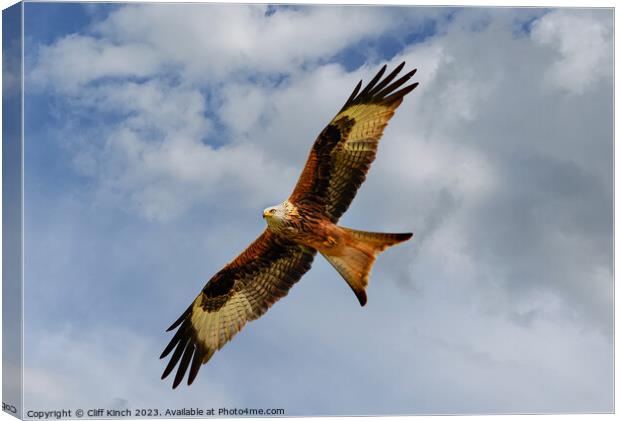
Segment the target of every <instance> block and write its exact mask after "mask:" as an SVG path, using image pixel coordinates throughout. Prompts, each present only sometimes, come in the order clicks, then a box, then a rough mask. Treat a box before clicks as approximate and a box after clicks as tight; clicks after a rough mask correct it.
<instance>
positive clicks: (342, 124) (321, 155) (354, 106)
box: [289, 62, 418, 223]
mask: <svg viewBox="0 0 620 421" xmlns="http://www.w3.org/2000/svg"><path fill="white" fill-rule="evenodd" d="M404 66H405V63H404V62H403V63H401V64H400V65H399V66H398V67H396V69H394V70H393V71H392V72H391V73H390V74H389V75H387V76H386V77H385V78H383V79H381V77H382V76H383V74H384V73H385V69H386V66H383V67H382V68H381V70H380V71H379V73H377V75H376V76H375V77H374V78H373V79H372V80H371V81H370V83H368V85H367V86H366V87H365V88H364V89H363V90H362V91H361V92H360V89H361V87H362V81H360V82H359V83H358V85H357V86H356V87H355V90H354V91H353V93H352V94H351V96H350V97H349V99H348V100H347V102H346V103H345V104H344V106H343V107H342V109H341V110H340V112H339V113H338V114H337V115H336V117H334V119H333V120H332V121H331V122H330V123H329V124H328V125H327V127H325V129H323V131H322V132H321V134H319V137H318V138H317V139H316V141H315V142H314V145H313V147H312V150H311V151H310V156H309V157H308V161H307V162H306V166H305V167H304V169H303V171H302V173H301V176H300V178H299V181H298V182H297V185H296V186H295V189H294V190H293V193H292V194H291V197H290V198H289V201H290V202H292V203H296V204H305V205H311V206H314V207H318V209H319V210H320V211H321V212H322V213H323V214H324V215H326V216H327V217H328V218H329V219H330V220H331V221H332V222H334V223H335V222H336V221H337V220H338V218H340V216H341V215H342V214H343V213H344V212H345V211H346V210H347V208H348V207H349V205H350V204H351V201H352V200H353V197H355V194H356V193H357V190H358V188H359V186H360V185H361V184H362V183H363V182H364V179H365V178H366V173H367V172H368V169H369V168H370V164H371V163H372V161H374V159H375V155H376V153H377V146H378V144H379V139H380V138H381V136H382V135H383V130H384V129H385V126H387V123H388V121H389V120H390V118H391V117H392V116H393V115H394V111H395V110H396V108H397V107H398V106H399V105H400V103H401V102H402V101H403V97H404V96H405V95H407V94H408V93H409V92H411V91H412V90H413V89H415V87H416V86H418V84H417V83H414V84H411V85H409V86H406V87H404V88H401V86H402V85H404V84H405V83H406V82H407V81H408V80H409V79H410V78H411V77H412V76H413V75H414V74H415V72H416V69H414V70H412V71H410V72H409V73H407V74H405V75H404V76H402V77H400V78H399V79H398V80H396V81H394V82H392V81H393V80H394V79H395V78H396V76H398V74H399V73H400V71H401V70H402V69H403V67H404ZM399 88H401V89H399Z"/></svg>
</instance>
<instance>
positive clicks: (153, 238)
mask: <svg viewBox="0 0 620 421" xmlns="http://www.w3.org/2000/svg"><path fill="white" fill-rule="evenodd" d="M612 22H613V15H612V10H610V9H596V10H594V9H592V10H590V9H543V8H536V9H529V8H515V9H512V8H435V7H423V8H422V7H384V6H381V7H379V6H373V7H358V6H291V7H284V6H268V5H201V4H123V3H114V4H107V5H105V4H104V5H102V4H95V3H84V4H80V3H56V4H48V3H26V5H25V19H24V28H25V29H24V31H25V40H24V42H25V72H24V73H25V82H24V83H25V109H24V112H25V122H24V124H25V127H24V130H25V146H24V148H25V149H24V165H25V170H26V173H25V180H24V183H25V184H24V201H25V213H24V218H25V246H24V247H25V249H24V250H25V259H26V266H25V272H24V279H25V284H24V296H25V301H24V305H25V323H26V328H25V332H24V341H25V350H24V352H25V355H24V358H25V359H24V366H25V374H24V388H25V394H24V404H25V408H26V410H28V409H43V408H50V407H54V408H56V407H92V408H98V407H104V408H120V409H122V408H149V407H162V408H163V407H164V406H165V407H171V408H180V407H214V408H219V407H227V408H231V407H232V408H245V407H248V408H284V409H285V413H286V415H291V416H295V415H362V414H365V415H392V414H472V413H515V412H518V413H540V412H542V413H549V412H610V411H612V410H613V391H612V390H613V389H612V386H613V374H612V373H613V342H612V338H613V320H612V314H613V298H612V297H613V280H612V197H613V190H612V189H613V187H612V169H613V167H612V148H613V137H612V83H613V82H612V34H613V23H612ZM403 60H406V62H407V68H417V69H418V71H417V73H416V76H415V80H416V81H417V82H419V83H420V86H419V87H418V88H417V89H416V90H415V91H413V92H412V93H411V94H410V95H408V96H407V98H406V99H405V101H404V102H403V104H402V106H401V107H400V108H399V109H398V110H397V112H396V114H395V116H394V118H393V119H392V120H391V122H390V124H389V126H388V127H387V129H386V130H385V133H384V137H383V140H382V141H381V145H380V148H379V152H378V155H377V159H376V161H375V163H374V164H373V167H372V169H371V170H370V173H369V175H368V178H367V181H366V182H365V183H364V185H363V186H362V188H361V189H360V191H359V193H358V195H357V197H356V199H355V200H354V201H353V204H352V206H351V207H350V209H349V211H348V212H347V213H346V214H345V215H344V217H343V218H342V219H341V221H340V223H341V224H342V225H344V226H349V227H353V228H357V229H363V230H369V231H384V232H407V231H413V232H414V238H413V239H412V240H411V241H409V242H407V243H405V244H404V245H400V246H398V247H395V248H393V249H390V250H389V251H386V252H385V253H384V254H382V255H381V256H380V257H379V259H378V261H377V263H376V265H375V267H374V269H373V272H372V275H371V279H370V285H369V288H368V304H367V305H366V306H365V307H364V308H361V307H360V306H359V304H358V302H357V300H356V298H355V296H354V295H353V294H352V292H351V291H350V289H349V287H348V286H347V285H346V283H345V282H344V281H343V280H342V279H341V278H340V276H339V275H338V274H337V273H336V272H335V271H334V270H333V268H331V267H330V266H329V265H328V264H327V262H325V261H324V260H322V259H321V258H320V257H318V258H317V259H316V260H315V262H314V264H313V268H312V269H311V270H310V271H309V272H308V273H307V274H306V275H305V276H304V277H303V278H302V280H301V281H300V282H299V283H298V284H297V285H296V286H295V287H294V288H293V289H292V290H291V291H290V293H289V295H288V296H287V297H285V298H284V299H282V300H281V301H279V302H278V303H276V304H275V305H274V306H273V307H272V308H271V309H270V310H269V311H268V312H267V313H266V314H265V315H264V316H263V317H262V318H260V319H259V320H257V321H254V322H252V323H250V324H249V325H248V326H246V328H245V329H244V330H242V331H241V332H240V333H239V334H238V335H237V336H236V337H235V338H234V339H233V340H232V341H231V342H230V343H229V344H227V345H226V346H225V347H224V348H223V349H222V350H221V351H219V352H218V353H216V354H215V355H214V357H213V358H212V360H211V361H210V362H209V363H208V364H207V365H206V366H204V367H203V368H202V369H201V371H200V373H199V376H198V378H197V380H196V381H195V382H194V384H193V385H192V386H191V387H189V388H187V387H185V386H184V385H183V386H181V387H179V388H178V389H176V390H174V391H172V390H171V385H170V381H169V379H168V381H161V380H160V379H159V377H160V375H161V372H162V370H163V368H164V366H165V364H164V362H163V361H160V360H159V359H158V357H159V354H160V353H161V351H162V349H163V348H164V346H165V345H166V344H167V342H168V341H169V339H170V334H169V333H165V332H164V330H165V328H167V327H168V326H169V325H170V323H171V322H172V321H174V320H175V319H176V318H177V317H178V315H179V314H180V313H181V312H182V311H183V310H184V309H185V308H186V307H187V305H188V304H189V303H190V302H191V301H192V300H193V298H194V297H195V295H196V294H197V292H198V291H199V290H200V289H201V288H202V286H203V285H204V283H205V282H206V281H207V280H208V279H209V278H210V276H211V275H212V274H214V273H215V272H217V271H218V270H219V269H220V268H221V267H222V266H223V265H224V264H226V263H227V262H228V261H230V260H231V259H232V258H234V256H236V255H237V254H238V253H239V252H241V251H242V250H243V249H244V248H245V247H246V246H247V245H248V244H249V243H250V242H251V241H252V240H253V239H254V238H256V237H257V236H258V234H259V233H260V232H261V231H262V230H263V229H264V222H263V220H262V218H261V214H262V209H264V208H265V207H267V206H270V205H274V204H276V203H279V202H281V201H282V200H283V199H285V198H286V197H288V195H289V194H290V191H291V189H292V187H293V186H294V184H295V182H296V180H297V177H298V174H299V172H300V171H301V168H302V166H303V164H304V162H305V159H306V156H307V154H308V151H309V149H310V147H311V145H312V142H313V141H314V139H315V137H316V135H317V134H318V133H319V132H320V131H321V129H322V128H323V127H324V125H325V124H326V123H327V122H328V121H329V120H330V119H331V118H332V117H333V116H334V114H335V113H336V112H337V111H338V110H339V109H340V107H341V106H342V104H343V103H344V101H345V100H346V99H347V98H348V96H349V94H350V93H351V91H352V89H353V87H354V86H355V84H356V83H357V82H358V81H359V80H360V79H364V80H365V81H368V80H369V79H370V78H371V77H372V76H373V75H374V74H375V72H376V71H377V70H378V69H379V68H380V67H381V66H382V65H383V64H386V63H387V64H388V68H392V67H394V66H396V65H397V64H399V63H400V62H401V61H403ZM59 385H62V387H59Z"/></svg>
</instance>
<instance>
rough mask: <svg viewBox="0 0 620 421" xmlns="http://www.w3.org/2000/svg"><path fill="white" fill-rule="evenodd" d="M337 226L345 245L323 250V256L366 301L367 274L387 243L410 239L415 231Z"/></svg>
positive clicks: (361, 301) (397, 242) (364, 301)
mask: <svg viewBox="0 0 620 421" xmlns="http://www.w3.org/2000/svg"><path fill="white" fill-rule="evenodd" d="M338 228H340V230H341V233H342V234H343V235H342V239H343V245H342V246H341V247H337V248H335V249H334V250H320V251H321V254H322V255H323V257H325V258H326V259H327V261H328V262H329V263H331V265H332V266H333V267H334V268H335V269H336V270H337V271H338V273H340V275H341V276H342V277H343V278H344V280H345V281H347V283H348V284H349V286H350V287H351V289H352V290H353V292H354V293H355V296H356V297H357V299H358V300H359V302H360V304H361V305H362V306H363V305H365V304H366V301H367V297H366V286H368V276H369V275H370V271H371V269H372V265H373V264H374V263H375V260H376V258H377V255H378V254H379V253H381V252H382V251H384V250H385V249H387V248H388V247H391V246H394V245H396V244H399V243H402V242H404V241H407V240H409V239H410V238H411V237H412V236H413V234H412V233H404V234H387V233H378V232H367V231H358V230H354V229H351V228H345V227H338Z"/></svg>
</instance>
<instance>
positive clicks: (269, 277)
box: [161, 229, 316, 388]
mask: <svg viewBox="0 0 620 421" xmlns="http://www.w3.org/2000/svg"><path fill="white" fill-rule="evenodd" d="M315 254H316V251H315V250H310V249H308V248H306V249H305V250H304V249H302V248H301V247H299V246H298V245H297V244H295V243H293V242H291V241H289V240H286V239H284V238H282V237H279V236H277V235H276V234H273V233H272V232H271V230H270V229H266V230H265V231H264V232H263V233H262V234H261V236H260V237H258V238H257V239H256V240H255V241H254V242H253V243H252V244H250V246H249V247H248V248H247V249H246V250H245V251H244V252H243V253H241V254H240V255H239V256H238V257H237V258H236V259H234V260H233V261H232V262H230V263H229V264H227V265H226V266H225V267H224V268H223V269H222V270H220V271H219V272H218V273H217V274H215V275H214V276H213V278H211V280H210V281H209V282H208V283H207V284H206V285H205V287H204V288H203V290H202V291H201V292H200V294H198V296H197V297H196V299H195V300H194V302H193V303H192V305H191V306H190V307H189V308H188V309H187V310H186V311H185V312H184V313H183V315H182V316H181V318H180V319H179V320H177V321H176V322H175V323H174V324H173V325H172V326H171V328H174V327H177V326H179V327H178V329H179V330H178V331H177V332H176V333H175V335H174V336H173V338H172V340H171V341H170V343H169V344H168V346H167V347H166V349H164V352H163V353H162V355H161V358H165V357H166V356H167V355H168V354H169V353H170V352H171V351H172V349H175V351H174V353H173V354H172V357H171V358H170V361H169V363H168V365H167V367H166V369H165V370H164V373H163V375H162V379H163V378H165V377H167V376H168V375H169V374H170V373H171V372H172V371H173V369H174V368H175V366H177V364H178V366H177V373H176V375H175V378H174V382H173V388H174V387H176V386H178V385H179V384H180V382H181V381H182V380H183V377H184V376H185V373H186V372H187V370H188V367H189V375H188V383H192V382H193V381H194V379H195V378H196V375H197V374H198V371H199V369H200V366H201V364H204V363H206V362H207V361H208V360H209V359H210V358H211V356H212V355H213V353H214V352H215V351H217V350H218V349H220V348H221V347H222V346H224V345H225V344H226V343H227V342H228V341H230V340H231V339H232V337H233V336H234V335H235V334H236V333H237V332H239V331H240V330H241V329H242V328H243V326H245V324H246V323H247V322H248V321H251V320H254V319H257V318H258V317H260V316H261V315H262V314H263V313H265V311H267V309H268V308H269V307H270V306H271V305H272V304H273V303H275V302H276V301H277V300H278V299H280V298H282V297H283V296H285V295H286V294H287V293H288V291H289V289H290V288H291V287H292V286H293V285H294V284H295V283H296V282H297V281H298V280H299V279H300V278H301V277H302V275H303V274H304V273H306V271H308V270H309V269H310V266H311V264H312V260H313V259H314V255H315ZM190 362H191V366H190Z"/></svg>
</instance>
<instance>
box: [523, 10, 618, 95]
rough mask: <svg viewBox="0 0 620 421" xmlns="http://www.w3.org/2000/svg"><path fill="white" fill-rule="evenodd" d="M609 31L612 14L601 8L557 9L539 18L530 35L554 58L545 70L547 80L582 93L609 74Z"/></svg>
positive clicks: (611, 25) (610, 41)
mask: <svg viewBox="0 0 620 421" xmlns="http://www.w3.org/2000/svg"><path fill="white" fill-rule="evenodd" d="M612 33H613V22H612V17H611V15H609V13H606V12H604V11H581V13H575V12H574V11H569V10H557V11H553V12H551V13H549V14H547V15H545V16H543V17H542V18H541V19H539V20H538V21H537V22H536V24H535V25H534V27H533V28H532V38H533V39H534V41H536V42H538V43H540V44H542V45H546V46H550V47H551V53H552V54H553V55H554V56H556V57H557V58H556V59H555V60H554V62H553V64H552V65H551V67H550V68H549V70H548V71H547V74H546V77H547V79H548V83H549V84H551V85H554V86H557V87H560V88H563V89H565V90H567V91H568V92H572V93H576V94H581V93H583V92H584V91H586V90H587V89H588V88H589V87H590V86H591V85H592V84H594V83H597V82H598V81H600V80H601V79H606V78H609V77H611V69H612V55H611V54H610V51H611V48H612V46H611V43H612Z"/></svg>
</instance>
